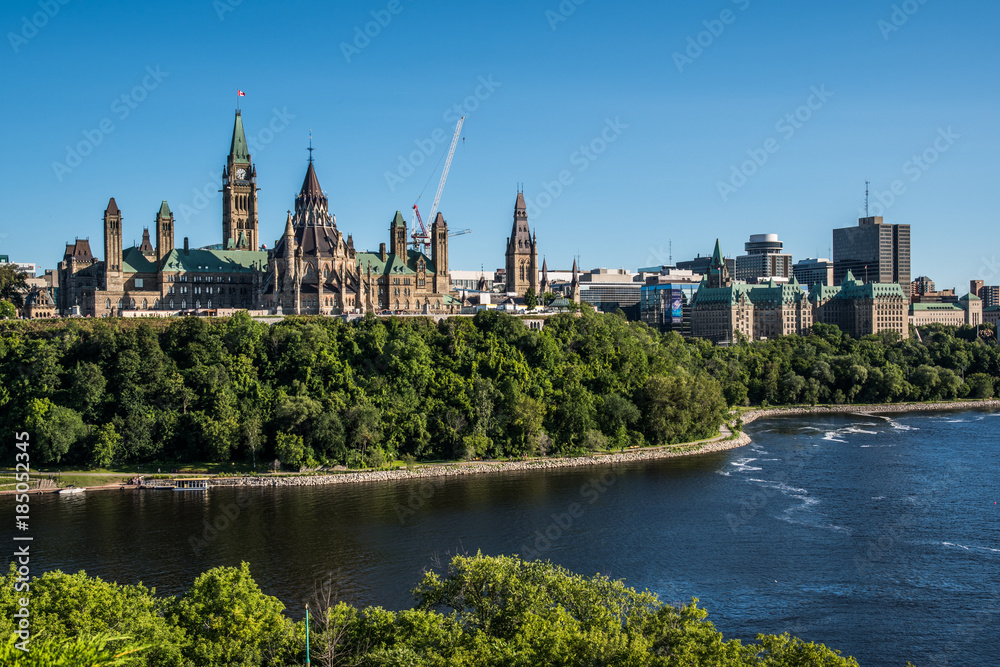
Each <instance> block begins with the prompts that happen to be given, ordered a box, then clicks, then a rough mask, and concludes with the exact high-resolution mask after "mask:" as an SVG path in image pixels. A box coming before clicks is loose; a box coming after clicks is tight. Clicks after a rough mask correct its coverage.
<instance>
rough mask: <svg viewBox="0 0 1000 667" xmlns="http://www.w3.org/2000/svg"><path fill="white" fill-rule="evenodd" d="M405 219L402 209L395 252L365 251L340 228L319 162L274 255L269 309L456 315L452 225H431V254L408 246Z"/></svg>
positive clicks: (394, 226) (392, 235) (392, 231)
mask: <svg viewBox="0 0 1000 667" xmlns="http://www.w3.org/2000/svg"><path fill="white" fill-rule="evenodd" d="M406 239H407V234H406V222H405V221H404V220H403V215H402V213H400V212H399V211H396V215H395V216H394V217H393V219H392V222H390V223H389V249H388V250H387V249H386V245H385V244H384V243H383V244H381V245H380V247H379V250H378V252H359V251H356V250H355V248H354V240H353V238H352V237H351V236H350V235H348V236H347V237H346V238H345V237H344V235H343V234H342V233H341V232H340V230H339V229H338V228H337V219H336V217H335V216H334V215H333V214H331V213H330V210H329V200H328V198H327V196H326V194H325V193H324V192H323V190H322V188H321V187H320V185H319V179H318V177H317V176H316V169H315V167H314V165H313V162H312V160H311V159H310V161H309V166H308V168H307V170H306V177H305V180H304V181H303V183H302V189H301V191H300V192H299V194H298V196H297V197H296V198H295V213H294V215H293V214H292V212H291V211H289V212H288V218H287V220H286V222H285V231H284V234H282V237H281V238H280V239H278V240H277V241H276V242H275V245H274V248H273V250H272V251H271V252H270V253H269V255H268V270H267V276H266V278H265V282H266V287H265V289H264V305H265V306H266V307H268V308H270V309H272V310H274V311H275V312H278V309H280V312H281V313H283V314H286V315H287V314H296V315H307V314H308V315H341V314H347V313H374V312H383V311H392V312H400V313H408V314H417V313H423V314H431V313H455V312H458V310H459V308H460V303H459V301H458V300H457V299H455V298H453V297H452V296H451V294H450V291H451V284H450V278H449V275H448V225H447V223H446V222H445V220H444V216H442V215H441V214H440V213H438V214H437V217H436V219H435V220H434V223H433V224H432V226H431V256H430V257H428V256H427V255H425V254H424V253H423V252H421V251H420V250H418V249H409V248H407V246H406Z"/></svg>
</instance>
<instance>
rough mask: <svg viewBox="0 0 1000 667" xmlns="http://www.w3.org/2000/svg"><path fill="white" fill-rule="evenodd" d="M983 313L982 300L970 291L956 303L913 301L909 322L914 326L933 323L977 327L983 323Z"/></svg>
mask: <svg viewBox="0 0 1000 667" xmlns="http://www.w3.org/2000/svg"><path fill="white" fill-rule="evenodd" d="M983 315H984V313H983V302H982V300H981V299H980V298H979V297H978V296H976V295H974V294H971V293H970V294H966V295H965V296H963V297H962V298H961V299H959V300H958V303H914V304H912V305H911V306H910V324H912V325H913V326H915V327H922V326H926V325H928V324H934V323H938V324H947V325H949V326H954V327H960V326H963V325H966V324H967V325H969V326H973V327H977V326H979V325H980V324H982V323H983Z"/></svg>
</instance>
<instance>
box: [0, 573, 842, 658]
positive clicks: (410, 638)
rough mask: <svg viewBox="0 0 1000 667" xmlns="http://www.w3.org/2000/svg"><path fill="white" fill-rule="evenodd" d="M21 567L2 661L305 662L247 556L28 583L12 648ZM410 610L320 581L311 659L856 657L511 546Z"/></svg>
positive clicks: (295, 634) (9, 579) (429, 587)
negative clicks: (142, 574) (154, 572)
mask: <svg viewBox="0 0 1000 667" xmlns="http://www.w3.org/2000/svg"><path fill="white" fill-rule="evenodd" d="M17 577H18V574H17V571H16V569H15V568H14V566H13V565H11V569H10V571H9V572H8V574H7V575H6V576H4V577H0V578H2V579H3V581H2V584H0V636H2V637H7V638H9V639H8V640H7V641H6V643H5V644H0V664H4V665H21V666H24V667H36V666H37V667H69V666H73V667H75V666H77V665H88V666H90V667H110V666H111V665H115V666H118V667H193V666H195V665H213V667H263V666H265V665H266V666H277V665H289V666H291V665H303V664H306V660H305V653H306V650H305V647H306V624H305V622H304V620H297V621H296V620H292V619H291V618H289V616H288V615H287V614H286V610H285V607H284V605H283V604H282V603H281V601H280V600H278V599H277V598H274V597H271V596H269V595H267V594H265V593H264V592H263V591H262V590H261V589H260V587H259V586H258V585H257V583H256V582H255V581H254V579H253V577H252V576H251V572H250V569H249V566H248V565H247V564H246V563H243V564H242V565H241V566H239V567H218V568H214V569H212V570H209V571H208V572H205V573H204V574H202V575H200V576H199V577H198V578H197V579H195V581H194V582H193V583H192V584H191V587H190V588H188V589H187V591H185V592H184V593H183V594H182V595H180V596H177V597H173V596H160V595H157V594H156V591H155V589H150V588H147V587H146V586H143V585H142V584H141V583H140V584H137V585H119V584H114V583H108V582H105V581H102V580H101V579H98V578H94V577H89V576H87V575H86V573H83V572H79V573H77V574H65V573H63V572H60V571H53V572H47V573H45V574H43V575H41V576H39V577H36V578H34V579H32V581H31V592H30V593H31V624H32V628H31V634H32V638H31V640H30V642H29V644H28V648H30V652H27V653H25V652H23V651H21V650H20V649H18V648H17V643H18V642H20V641H23V639H22V638H20V637H19V636H18V634H17V633H16V632H15V619H14V613H15V611H16V609H17V604H18V603H17V600H16V599H15V597H16V595H17V594H16V593H15V590H14V585H15V582H16V580H17ZM413 595H414V599H415V602H416V604H415V605H414V607H413V608H411V609H404V610H401V611H389V610H386V609H384V608H381V607H367V608H363V609H359V608H357V607H355V606H353V605H352V604H350V603H348V602H346V601H344V600H341V599H339V589H338V585H337V582H335V581H329V580H328V581H323V582H319V583H317V585H316V591H315V594H314V595H313V596H312V597H311V598H310V600H307V601H306V600H304V601H303V611H304V606H305V604H309V605H310V608H311V616H310V622H309V657H310V664H313V665H319V666H321V667H333V666H334V665H355V666H358V667H382V666H384V665H427V666H431V667H435V666H437V667H445V666H448V667H462V666H470V667H471V666H472V665H511V666H520V665H523V666H524V667H534V666H535V665H594V666H608V667H612V666H616V667H617V666H620V667H632V666H636V667H637V666H639V665H643V666H651V667H675V666H677V667H680V666H681V665H714V666H717V667H796V666H800V665H824V666H828V667H852V666H853V667H857V664H858V663H857V662H856V661H855V660H853V659H852V658H845V657H841V656H840V655H839V653H837V652H836V651H833V650H831V649H829V648H827V647H825V646H823V645H821V644H814V643H808V642H805V641H802V640H800V639H796V638H793V637H791V636H789V635H787V634H784V635H758V636H757V640H756V642H755V643H749V644H743V643H741V642H740V641H739V640H725V639H724V638H723V636H722V634H721V633H719V632H718V631H717V630H716V629H715V627H714V626H713V624H712V623H711V622H709V621H708V620H706V619H707V616H708V612H707V611H706V610H705V609H702V608H700V607H698V604H697V602H698V601H697V600H696V599H694V600H692V602H691V603H690V604H687V605H682V606H673V605H668V604H664V603H663V602H661V601H660V600H659V598H658V597H657V596H656V595H654V594H652V593H650V592H648V591H643V592H639V591H636V590H635V589H633V588H629V587H626V586H625V585H624V584H623V583H622V582H620V581H614V580H610V579H608V578H607V577H603V576H600V575H595V576H593V577H582V576H579V575H576V574H573V573H572V572H569V571H567V570H565V569H563V568H561V567H559V566H557V565H553V564H551V563H547V562H540V561H534V562H526V561H523V560H521V559H519V558H517V557H516V556H498V557H488V556H483V555H482V554H476V555H474V556H472V555H457V556H455V557H454V558H453V559H452V560H451V561H450V563H446V564H444V565H442V566H440V567H437V568H435V569H431V570H429V571H427V572H425V574H424V576H423V578H422V579H421V580H420V581H419V583H418V584H417V586H416V588H415V589H414V590H413Z"/></svg>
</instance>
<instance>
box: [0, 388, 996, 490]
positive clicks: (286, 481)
mask: <svg viewBox="0 0 1000 667" xmlns="http://www.w3.org/2000/svg"><path fill="white" fill-rule="evenodd" d="M976 408H988V409H1000V400H997V399H991V400H980V401H958V402H952V403H890V404H884V405H831V406H815V407H791V408H785V407H776V408H764V409H757V410H750V411H748V412H745V413H743V414H742V415H741V419H742V423H743V424H744V425H746V424H750V423H752V422H754V421H756V420H758V419H765V418H767V417H779V416H793V415H811V414H818V415H829V414H843V413H863V414H876V413H879V414H884V413H897V414H898V413H904V412H934V411H942V410H968V409H976ZM750 442H751V439H750V436H748V435H747V434H746V433H745V432H741V433H739V434H738V435H737V436H736V437H735V438H734V437H732V435H731V433H730V432H729V430H728V429H726V428H723V430H722V433H721V434H720V435H719V436H718V437H716V438H712V439H709V440H701V441H698V442H694V443H688V444H683V445H674V446H666V447H648V448H643V449H634V450H629V451H625V452H616V453H602V454H594V455H591V456H576V457H566V458H553V459H527V460H524V461H489V462H471V463H444V464H439V465H428V466H419V467H416V468H413V469H399V470H364V471H358V472H343V473H331V474H322V475H287V476H286V475H277V476H270V475H268V476H254V477H216V478H213V479H212V480H210V481H209V485H210V486H220V487H221V486H238V487H277V486H325V485H328V484H358V483H365V482H374V483H378V482H390V481H400V480H410V479H419V478H426V477H457V476H463V475H483V474H500V473H508V472H519V471H530V470H548V469H552V468H574V467H581V466H606V465H614V464H619V463H634V462H636V461H648V460H652V459H668V458H675V457H679V456H696V455H699V454H711V453H714V452H722V451H726V450H729V449H736V448H739V447H743V446H745V445H748V444H750ZM102 488H108V489H110V488H115V489H118V488H125V487H123V485H119V484H112V485H108V486H107V487H90V490H98V489H102ZM128 488H134V487H128ZM47 491H49V490H45V491H37V490H33V492H35V493H39V492H42V493H44V492H47ZM5 493H6V492H0V495H3V494H5Z"/></svg>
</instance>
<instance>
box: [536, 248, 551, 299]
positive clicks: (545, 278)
mask: <svg viewBox="0 0 1000 667" xmlns="http://www.w3.org/2000/svg"><path fill="white" fill-rule="evenodd" d="M548 291H549V265H548V263H547V262H546V261H545V259H544V258H543V259H542V282H541V283H539V285H538V297H539V299H541V297H542V295H543V294H545V293H546V292H548Z"/></svg>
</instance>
